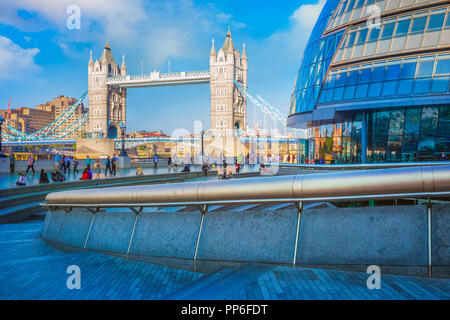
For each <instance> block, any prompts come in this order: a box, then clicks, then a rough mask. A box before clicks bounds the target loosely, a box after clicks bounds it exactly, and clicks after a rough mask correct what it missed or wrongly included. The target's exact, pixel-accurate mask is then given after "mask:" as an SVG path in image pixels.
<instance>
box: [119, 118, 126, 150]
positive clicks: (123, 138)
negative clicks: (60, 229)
mask: <svg viewBox="0 0 450 320" xmlns="http://www.w3.org/2000/svg"><path fill="white" fill-rule="evenodd" d="M120 130H121V131H122V150H121V151H120V154H119V157H126V156H128V155H127V151H126V150H125V134H126V131H127V127H126V126H125V125H124V124H123V122H121V123H120Z"/></svg>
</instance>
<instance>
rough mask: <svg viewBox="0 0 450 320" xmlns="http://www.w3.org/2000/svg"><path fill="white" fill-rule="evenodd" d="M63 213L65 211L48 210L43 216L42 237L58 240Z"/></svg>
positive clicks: (62, 222)
mask: <svg viewBox="0 0 450 320" xmlns="http://www.w3.org/2000/svg"><path fill="white" fill-rule="evenodd" d="M65 215H66V213H65V212H64V211H49V212H48V213H47V216H46V217H45V221H44V228H43V229H42V238H44V239H45V240H50V241H55V242H56V241H58V240H59V235H60V233H61V228H62V226H63V224H64V217H65Z"/></svg>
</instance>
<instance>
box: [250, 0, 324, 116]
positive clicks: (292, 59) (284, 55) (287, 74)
mask: <svg viewBox="0 0 450 320" xmlns="http://www.w3.org/2000/svg"><path fill="white" fill-rule="evenodd" d="M325 2H326V0H318V1H317V3H316V4H308V5H301V6H300V7H298V8H297V9H296V10H295V11H294V12H293V13H292V14H291V16H290V17H289V27H288V28H286V29H284V30H278V31H276V32H274V33H273V34H271V35H270V36H269V37H268V38H266V39H264V40H262V41H260V42H256V43H251V42H249V43H248V51H247V55H248V56H249V65H250V66H251V65H254V64H256V65H257V66H259V68H258V69H257V70H252V71H251V72H249V78H250V80H251V82H252V86H253V87H254V88H257V90H258V91H259V92H262V96H263V98H264V97H266V98H267V99H268V100H269V102H271V103H272V104H273V105H275V106H277V107H278V108H279V109H280V110H282V111H283V112H286V113H287V112H288V110H289V104H290V97H291V94H292V89H293V85H294V81H295V76H296V73H297V70H298V68H299V66H300V61H301V58H302V55H303V51H304V50H305V48H306V45H307V42H308V40H309V37H310V34H311V31H312V29H313V28H314V25H315V23H316V21H317V19H318V17H319V15H320V12H321V11H322V8H323V6H324V4H325ZM252 52H257V53H258V54H257V55H252ZM255 73H256V76H254V75H255ZM268 79H269V80H268Z"/></svg>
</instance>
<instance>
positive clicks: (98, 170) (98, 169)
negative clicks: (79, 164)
mask: <svg viewBox="0 0 450 320" xmlns="http://www.w3.org/2000/svg"><path fill="white" fill-rule="evenodd" d="M88 170H89V168H88ZM94 171H95V179H100V173H101V172H102V165H101V163H100V160H98V159H97V161H96V162H95V163H94Z"/></svg>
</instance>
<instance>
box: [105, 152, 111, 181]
mask: <svg viewBox="0 0 450 320" xmlns="http://www.w3.org/2000/svg"><path fill="white" fill-rule="evenodd" d="M108 170H109V173H110V174H112V169H111V158H110V157H109V156H108V158H106V159H105V177H107V176H108V175H107V172H108Z"/></svg>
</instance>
